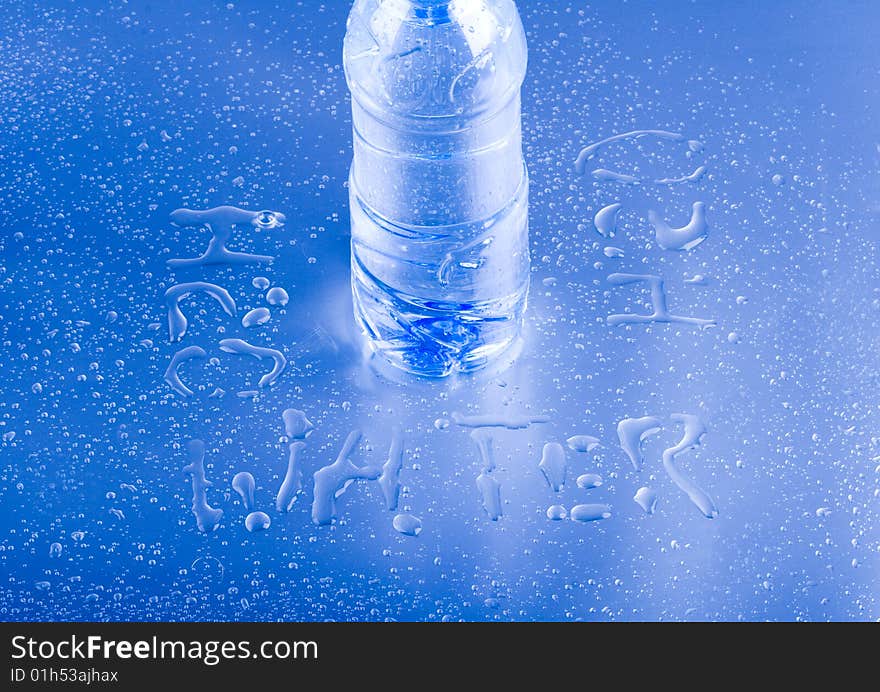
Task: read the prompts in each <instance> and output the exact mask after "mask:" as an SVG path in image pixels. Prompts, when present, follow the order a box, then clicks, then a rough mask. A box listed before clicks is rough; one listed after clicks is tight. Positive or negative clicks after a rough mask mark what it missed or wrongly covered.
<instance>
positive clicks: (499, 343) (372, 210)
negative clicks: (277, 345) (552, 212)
mask: <svg viewBox="0 0 880 692" xmlns="http://www.w3.org/2000/svg"><path fill="white" fill-rule="evenodd" d="M344 64H345V75H346V79H347V81H348V85H349V89H350V90H351V95H352V99H351V101H352V120H353V127H354V161H353V164H352V167H351V175H350V179H349V188H350V189H349V192H350V205H351V250H352V253H351V266H352V292H353V296H354V305H355V313H356V317H357V319H358V320H359V322H360V324H361V326H362V328H363V330H364V331H365V332H366V334H367V336H368V338H369V340H370V344H371V346H372V348H373V349H374V350H375V351H376V352H378V353H379V354H381V355H382V356H384V357H385V358H386V359H387V360H389V361H390V362H391V363H393V364H394V365H396V366H397V367H399V368H402V369H403V370H406V371H409V372H412V373H416V374H420V375H427V376H435V377H442V376H445V375H449V374H450V373H453V372H467V371H471V370H475V369H477V368H479V367H481V366H483V365H485V364H486V363H488V362H489V361H490V360H491V359H492V358H493V357H495V356H497V355H498V354H500V353H502V352H503V351H505V349H507V348H508V347H509V346H510V345H511V344H512V343H513V342H514V341H515V340H516V338H517V336H518V334H519V330H520V326H521V323H522V315H523V311H524V310H525V305H526V296H527V293H528V283H529V243H528V173H527V171H526V168H525V165H524V163H523V156H522V132H521V127H520V86H521V85H522V81H523V77H524V76H525V70H526V41H525V34H524V32H523V28H522V23H521V22H520V18H519V14H518V13H517V10H516V5H515V4H514V3H513V1H512V0H356V1H355V3H354V7H353V8H352V10H351V14H350V15H349V18H348V30H347V33H346V36H345V47H344Z"/></svg>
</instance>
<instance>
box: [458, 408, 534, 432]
mask: <svg viewBox="0 0 880 692" xmlns="http://www.w3.org/2000/svg"><path fill="white" fill-rule="evenodd" d="M452 421H453V422H454V423H455V424H456V425H460V426H461V427H463V428H507V429H508V430H521V429H523V428H528V427H529V426H530V425H532V424H533V423H548V422H550V416H544V415H540V416H529V415H525V414H517V413H498V414H493V413H486V414H478V415H472V416H469V415H465V414H462V413H457V412H453V414H452Z"/></svg>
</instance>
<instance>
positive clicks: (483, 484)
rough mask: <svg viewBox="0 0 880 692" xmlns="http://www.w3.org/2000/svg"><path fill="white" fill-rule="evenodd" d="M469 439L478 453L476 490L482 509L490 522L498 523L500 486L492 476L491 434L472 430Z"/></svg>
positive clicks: (499, 516)
mask: <svg viewBox="0 0 880 692" xmlns="http://www.w3.org/2000/svg"><path fill="white" fill-rule="evenodd" d="M471 439H472V440H473V441H474V442H475V443H476V445H477V450H478V451H479V453H480V473H479V475H478V476H477V490H479V491H480V496H481V498H482V503H483V509H484V510H485V512H486V514H487V515H488V516H489V519H491V520H492V521H498V519H500V518H501V515H502V514H503V512H502V508H501V484H500V483H499V482H498V480H497V479H496V478H495V477H494V476H493V475H492V472H493V471H494V470H495V450H494V448H493V439H492V435H491V433H489V432H488V431H486V430H480V429H478V430H474V431H473V432H472V433H471Z"/></svg>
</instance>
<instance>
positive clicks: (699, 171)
mask: <svg viewBox="0 0 880 692" xmlns="http://www.w3.org/2000/svg"><path fill="white" fill-rule="evenodd" d="M707 170H709V169H708V168H707V167H706V166H697V167H696V168H695V169H694V172H693V173H689V174H687V175H682V176H680V177H678V178H659V179H658V180H655V181H654V182H655V183H657V184H658V185H675V184H677V183H695V182H697V181H698V180H699V179H700V178H702V177H703V176H704V175H705V174H706V171H707Z"/></svg>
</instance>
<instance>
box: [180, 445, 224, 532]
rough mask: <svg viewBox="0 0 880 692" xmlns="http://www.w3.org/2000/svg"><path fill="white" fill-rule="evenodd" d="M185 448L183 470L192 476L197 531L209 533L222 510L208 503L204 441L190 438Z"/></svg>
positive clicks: (218, 521)
mask: <svg viewBox="0 0 880 692" xmlns="http://www.w3.org/2000/svg"><path fill="white" fill-rule="evenodd" d="M186 450H187V454H188V455H189V464H187V465H186V466H184V467H183V472H184V473H188V474H190V475H191V476H192V491H193V497H192V513H193V514H194V515H195V518H196V526H198V528H199V531H201V532H202V533H211V531H213V530H214V529H216V528H217V525H218V524H219V523H220V519H221V518H222V517H223V510H222V509H215V508H214V507H211V506H210V505H209V504H208V492H207V491H208V488H210V487H211V485H212V483H211V482H210V481H209V480H208V479H207V478H206V477H205V443H204V442H202V441H201V440H190V441H189V442H187V443H186Z"/></svg>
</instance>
